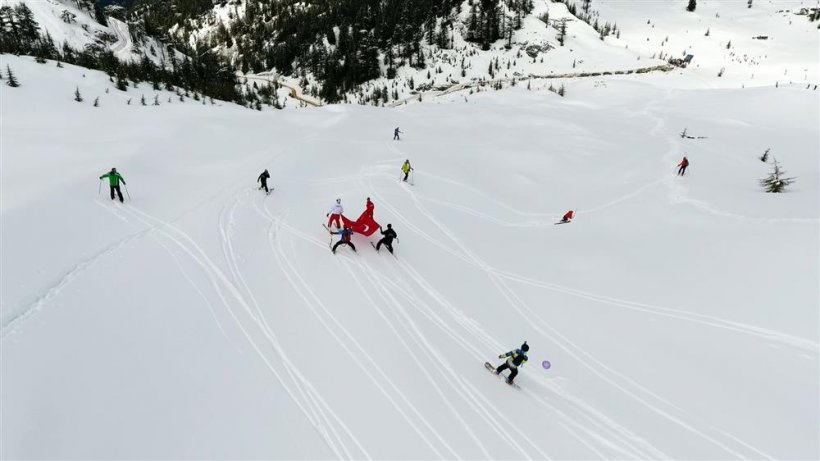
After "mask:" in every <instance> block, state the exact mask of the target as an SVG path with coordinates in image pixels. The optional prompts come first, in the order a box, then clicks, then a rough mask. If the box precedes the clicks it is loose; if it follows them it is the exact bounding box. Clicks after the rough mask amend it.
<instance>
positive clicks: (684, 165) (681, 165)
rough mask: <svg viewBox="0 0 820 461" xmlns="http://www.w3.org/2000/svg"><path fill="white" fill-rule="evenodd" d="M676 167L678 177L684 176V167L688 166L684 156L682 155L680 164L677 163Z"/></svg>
mask: <svg viewBox="0 0 820 461" xmlns="http://www.w3.org/2000/svg"><path fill="white" fill-rule="evenodd" d="M678 166H679V167H680V168H679V169H678V176H683V175H685V174H686V167H688V166H689V159H688V158H686V156H685V155H684V156H683V160H681V161H680V163H678Z"/></svg>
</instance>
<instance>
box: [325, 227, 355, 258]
mask: <svg viewBox="0 0 820 461" xmlns="http://www.w3.org/2000/svg"><path fill="white" fill-rule="evenodd" d="M331 234H336V235H338V236H339V241H338V242H336V244H335V245H333V249H332V250H331V251H333V254H336V248H338V247H339V245H350V248H353V251H356V247H355V246H353V242H351V241H350V236H351V235H353V231H352V230H350V229H349V228H348V227H347V226H345V227H344V229H341V230H338V231H336V232H331Z"/></svg>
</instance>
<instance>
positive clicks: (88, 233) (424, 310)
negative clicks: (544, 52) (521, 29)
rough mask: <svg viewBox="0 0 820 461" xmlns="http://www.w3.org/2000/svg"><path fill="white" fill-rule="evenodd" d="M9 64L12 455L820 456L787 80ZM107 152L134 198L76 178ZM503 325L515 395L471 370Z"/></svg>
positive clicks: (93, 170) (810, 144)
mask: <svg viewBox="0 0 820 461" xmlns="http://www.w3.org/2000/svg"><path fill="white" fill-rule="evenodd" d="M10 59H14V60H15V61H14V62H13V63H12V64H13V66H14V68H15V71H18V70H19V74H20V78H21V80H22V81H24V82H27V86H29V87H31V88H32V89H31V90H30V91H28V92H26V93H22V92H19V93H13V92H10V91H8V90H7V89H3V94H2V96H3V98H4V104H3V108H2V111H3V113H2V115H3V124H4V127H3V128H4V130H3V131H4V137H3V140H2V143H3V144H2V147H3V150H4V156H3V173H2V175H3V176H2V180H3V195H4V201H3V203H2V208H1V210H2V218H3V258H2V265H3V266H2V269H3V273H4V276H3V279H2V284H3V285H2V290H3V302H2V306H3V309H2V335H1V336H0V341H2V364H0V367H2V369H1V370H0V371H2V379H3V386H2V389H0V398H1V399H2V400H1V401H0V403H1V404H2V408H3V410H2V423H3V424H2V427H3V429H2V431H0V437H1V438H0V447H1V448H0V455H1V456H2V457H3V458H35V457H38V458H58V457H59V458H68V457H81V458H89V457H106V458H111V457H125V456H128V457H137V458H159V457H161V458H183V457H193V458H227V457H231V458H251V457H253V458H277V459H279V458H281V459H331V458H332V459H499V458H503V459H613V458H617V459H661V458H663V459H668V458H673V459H681V458H692V459H747V458H755V459H760V458H766V459H786V458H788V459H811V458H813V457H816V455H817V454H818V446H817V443H818V442H817V438H816V434H817V433H818V430H820V423H819V422H818V416H817V414H816V411H814V409H816V408H817V406H818V403H819V402H818V395H817V388H818V360H820V345H818V334H817V331H816V328H815V325H816V324H817V320H818V318H817V315H818V314H817V311H816V307H817V305H818V298H817V292H816V280H817V279H818V276H820V269H818V264H817V259H816V258H808V257H807V256H806V255H816V254H817V253H818V250H820V245H818V237H817V235H818V227H820V217H818V209H819V207H818V190H819V189H818V168H817V162H818V159H817V155H816V153H817V152H818V151H820V146H818V140H817V136H816V134H817V126H819V125H820V124H818V122H819V121H820V120H818V111H817V101H816V100H812V99H810V98H806V97H805V95H806V93H805V92H804V91H802V90H800V89H795V88H780V89H774V88H761V89H746V90H671V89H668V88H664V87H660V86H656V85H653V84H651V83H647V82H640V81H637V80H634V79H630V78H627V77H623V78H620V79H615V78H613V79H611V80H608V81H607V86H606V87H598V86H595V85H594V83H593V82H576V83H572V84H570V85H569V86H568V92H569V94H572V95H573V97H572V98H560V97H558V96H557V95H555V94H553V93H551V92H548V91H541V92H535V91H533V92H529V91H526V90H523V89H520V88H514V89H510V90H506V91H504V92H499V93H487V94H481V95H477V96H475V97H473V98H472V100H471V103H470V104H464V103H463V102H462V103H443V104H416V105H410V106H406V107H402V108H397V109H377V108H368V107H358V106H326V107H321V108H316V109H311V110H299V111H289V112H271V113H263V114H257V113H255V112H251V111H248V110H245V109H240V108H234V107H229V106H226V107H213V106H201V105H199V104H166V105H163V106H160V107H159V108H142V107H135V106H128V105H126V104H125V103H124V102H122V101H112V100H107V101H103V102H104V104H103V105H102V106H101V107H100V108H92V107H90V106H89V107H85V106H79V105H74V104H75V103H73V101H70V99H67V102H66V103H65V104H66V105H65V107H63V108H62V110H55V109H54V102H53V101H55V100H59V98H58V94H60V91H61V89H60V88H59V85H53V84H52V85H49V83H51V82H50V80H49V77H47V76H45V75H40V76H39V77H37V74H36V73H35V72H34V69H36V67H35V66H37V64H34V63H27V62H24V61H22V59H21V58H14V57H12V58H10ZM64 72H66V74H63V78H66V77H72V78H73V77H76V80H77V81H79V82H82V84H85V85H89V86H88V87H82V88H81V90H82V91H84V92H86V91H93V88H94V87H93V86H92V85H101V86H103V85H107V84H108V80H107V76H105V75H104V74H97V73H91V72H89V73H88V77H87V78H86V80H85V81H83V78H82V77H81V76H80V74H81V73H82V72H84V71H83V70H81V69H79V68H74V67H72V66H66V68H65V69H64ZM75 74H76V75H75ZM37 78H40V79H42V81H39V82H38V81H37ZM72 85H74V83H72ZM21 88H24V89H25V87H21ZM35 88H36V89H37V91H34V89H35ZM72 88H73V86H72ZM741 91H742V94H741V93H740V92H741ZM84 94H86V93H84ZM741 96H742V98H743V100H744V101H747V102H748V101H751V103H752V104H754V105H755V106H758V107H769V108H772V107H775V108H778V110H776V111H750V110H748V109H747V108H746V107H745V106H744V105H742V104H738V103H737V100H736V98H739V97H741ZM113 97H119V95H117V94H115V95H114V96H111V98H113ZM122 97H127V95H125V94H124V95H122ZM64 99H65V98H64ZM160 100H164V98H163V97H160ZM23 106H25V107H29V108H31V110H29V111H22V110H19V111H18V110H17V109H15V108H21V107H23ZM704 107H708V111H706V114H704ZM47 108H49V110H46V109H47ZM58 109H60V107H59V106H58ZM149 109H150V110H151V112H149ZM69 111H70V112H69ZM11 113H14V114H19V115H18V116H15V117H10V116H9V115H10V114H11ZM66 113H71V114H73V115H74V116H72V117H65V114H66ZM34 114H36V116H35V115H34ZM160 115H161V117H160ZM57 123H62V125H61V126H63V128H64V129H62V130H45V129H41V128H42V127H48V126H54V125H56V124H57ZM87 126H95V127H97V129H98V130H99V132H100V137H99V138H98V139H94V140H93V142H92V141H88V142H81V141H78V140H77V138H76V133H77V132H79V131H80V130H81V129H82V128H83V127H87ZM395 126H400V127H401V129H402V131H403V132H404V135H403V137H402V141H396V142H394V141H390V138H391V135H392V129H393V128H394V127H395ZM683 126H685V127H689V129H690V130H691V131H693V132H698V133H705V134H707V135H708V139H706V140H688V139H682V138H680V136H679V135H678V133H679V131H680V127H683ZM35 129H41V130H40V131H38V132H39V133H40V134H39V136H30V135H28V134H27V133H31V132H32V130H35ZM55 145H60V146H66V147H65V148H64V149H63V151H61V152H55V151H54V149H53V146H55ZM761 146H762V148H761ZM769 146H776V147H775V148H773V150H776V152H777V157H778V160H780V161H782V162H783V163H784V164H785V165H787V167H788V169H789V171H790V172H794V173H795V174H796V175H797V176H799V181H798V182H797V183H796V184H795V187H794V189H793V190H792V192H790V193H788V194H784V195H782V196H779V197H774V196H772V195H767V194H764V193H762V192H760V191H759V189H758V188H757V185H756V179H757V178H759V177H761V176H762V175H764V174H765V173H766V172H767V171H768V166H767V165H764V164H762V163H761V162H760V161H759V160H757V158H756V155H755V154H756V153H758V151H762V150H763V149H765V148H766V147H769ZM684 154H686V155H687V156H688V157H689V159H690V160H691V162H692V168H691V170H690V173H689V174H687V175H686V176H685V177H676V176H675V175H674V165H675V164H676V163H677V162H678V161H679V159H680V157H681V156H682V155H684ZM405 159H410V161H411V162H412V164H413V166H414V168H415V175H416V176H415V185H413V186H409V185H407V184H404V183H402V182H401V181H400V180H399V167H400V165H401V163H402V162H403V161H404V160H405ZM111 166H116V167H117V169H118V170H119V171H121V172H122V174H123V175H124V176H125V178H126V180H127V182H128V186H129V188H130V193H131V195H132V197H133V201H126V203H125V204H124V205H121V204H119V203H117V202H111V201H109V200H108V198H107V196H106V195H105V191H103V194H102V195H99V196H95V195H94V193H95V191H94V189H96V186H97V184H95V181H96V178H97V177H98V176H99V175H100V174H102V173H103V172H105V171H106V170H107V169H108V168H110V167H111ZM265 168H267V169H268V170H269V171H270V173H271V176H272V177H271V180H270V181H269V183H270V184H271V185H273V186H274V187H275V190H274V191H273V192H272V193H271V194H270V195H269V196H266V195H265V194H264V193H262V192H260V191H259V190H257V189H256V188H257V185H255V184H254V183H253V181H254V179H255V178H256V177H257V176H258V174H259V172H260V171H262V169H265ZM33 172H36V177H35V173H33ZM41 177H46V178H54V179H53V181H46V182H42V181H39V182H38V181H37V179H38V178H41ZM32 183H34V185H33V184H32ZM35 186H36V187H35ZM337 197H339V198H341V199H342V202H343V204H344V206H345V209H346V215H347V216H349V217H353V218H355V217H356V216H358V214H359V213H361V211H363V210H364V203H365V198H366V197H370V198H371V199H372V200H373V202H374V203H375V206H376V208H375V219H376V220H377V221H378V222H379V223H381V224H382V225H386V224H387V223H391V224H392V225H393V227H394V228H395V229H396V231H397V232H398V234H399V239H400V242H399V243H396V244H395V245H394V246H395V249H396V252H397V255H398V259H394V258H391V257H389V256H388V255H385V254H384V252H382V253H376V252H375V251H373V249H372V248H371V247H370V245H369V244H368V243H367V240H373V241H375V240H377V235H378V234H375V235H374V236H372V237H371V238H364V237H362V236H354V238H353V241H354V243H355V244H356V245H357V248H358V249H359V251H358V254H354V253H353V252H352V251H350V250H349V249H347V248H341V249H340V250H338V251H337V252H336V254H335V255H333V254H331V253H330V251H329V250H328V245H327V243H328V237H327V233H326V232H325V231H324V230H323V229H322V228H321V226H320V224H321V223H323V222H326V218H325V213H326V212H327V209H328V208H329V207H330V205H331V204H332V203H333V202H334V200H335V199H336V198H337ZM568 209H574V210H576V218H575V220H574V221H573V222H572V223H571V224H569V225H565V226H554V225H553V223H555V222H556V221H557V220H558V219H560V217H561V216H562V215H563V214H564V213H565V212H566V211H567V210H568ZM42 223H49V224H48V225H42ZM35 249H36V251H35ZM524 340H526V341H527V342H528V344H530V346H531V347H532V349H531V351H530V362H529V363H528V364H527V365H525V366H524V367H523V368H522V371H521V373H520V374H519V377H518V378H517V379H516V382H517V383H518V384H519V385H520V387H521V390H520V392H519V391H516V390H513V389H510V388H508V386H506V385H504V384H503V382H501V381H500V380H498V379H496V378H495V377H493V376H492V375H490V374H488V373H487V371H486V370H485V369H484V366H483V363H484V362H486V361H489V362H490V363H500V360H499V359H497V358H496V357H497V356H498V355H499V354H501V353H503V352H506V351H508V350H510V349H513V348H515V347H518V346H519V345H520V344H521V343H522V342H523V341H524ZM543 360H549V361H550V362H551V364H552V367H551V368H550V369H549V370H545V369H543V368H541V366H540V364H541V362H542V361H543Z"/></svg>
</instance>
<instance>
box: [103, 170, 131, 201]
mask: <svg viewBox="0 0 820 461" xmlns="http://www.w3.org/2000/svg"><path fill="white" fill-rule="evenodd" d="M103 178H108V185H109V186H110V187H111V200H114V191H116V192H117V196H118V197H119V198H120V203H124V202H125V200H123V198H122V191H121V190H120V181H122V183H123V185H124V184H125V178H123V177H122V175H121V174H119V173H118V172H117V169H116V168H111V171H109V172H108V173H106V174H104V175H102V176H100V179H103Z"/></svg>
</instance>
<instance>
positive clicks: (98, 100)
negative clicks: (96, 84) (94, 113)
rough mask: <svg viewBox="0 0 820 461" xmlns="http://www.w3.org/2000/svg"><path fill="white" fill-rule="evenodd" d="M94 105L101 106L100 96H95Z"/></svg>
mask: <svg viewBox="0 0 820 461" xmlns="http://www.w3.org/2000/svg"><path fill="white" fill-rule="evenodd" d="M94 107H100V97H99V96H97V97H96V98H94Z"/></svg>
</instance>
